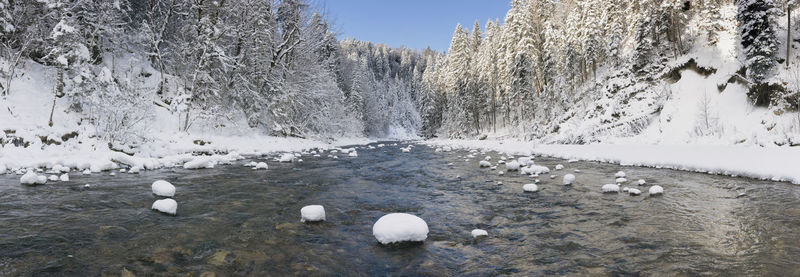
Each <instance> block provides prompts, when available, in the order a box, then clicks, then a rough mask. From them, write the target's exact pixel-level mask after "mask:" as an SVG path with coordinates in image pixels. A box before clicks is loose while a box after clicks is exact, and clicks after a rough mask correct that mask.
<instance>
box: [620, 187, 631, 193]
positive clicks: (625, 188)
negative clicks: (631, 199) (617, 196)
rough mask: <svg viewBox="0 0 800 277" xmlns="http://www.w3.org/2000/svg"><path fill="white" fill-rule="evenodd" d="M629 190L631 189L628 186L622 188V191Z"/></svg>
mask: <svg viewBox="0 0 800 277" xmlns="http://www.w3.org/2000/svg"><path fill="white" fill-rule="evenodd" d="M629 190H631V188H629V187H624V188H622V192H628V191H629Z"/></svg>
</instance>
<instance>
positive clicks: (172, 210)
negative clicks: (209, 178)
mask: <svg viewBox="0 0 800 277" xmlns="http://www.w3.org/2000/svg"><path fill="white" fill-rule="evenodd" d="M86 186H89V185H88V184H87V185H86ZM151 209H152V210H156V211H159V212H162V213H165V214H171V215H175V214H176V213H177V212H178V202H175V200H172V199H171V198H167V199H160V200H156V202H153V207H152V208H151Z"/></svg>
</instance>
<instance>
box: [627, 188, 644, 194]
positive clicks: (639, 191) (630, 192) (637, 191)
mask: <svg viewBox="0 0 800 277" xmlns="http://www.w3.org/2000/svg"><path fill="white" fill-rule="evenodd" d="M628 194H630V195H640V194H642V191H641V190H639V189H635V188H629V189H628Z"/></svg>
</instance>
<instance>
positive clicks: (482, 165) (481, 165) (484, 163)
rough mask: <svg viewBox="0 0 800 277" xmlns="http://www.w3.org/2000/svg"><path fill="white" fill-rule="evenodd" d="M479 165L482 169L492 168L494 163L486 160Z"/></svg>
mask: <svg viewBox="0 0 800 277" xmlns="http://www.w3.org/2000/svg"><path fill="white" fill-rule="evenodd" d="M478 165H479V166H480V167H490V166H492V163H490V162H488V161H485V160H484V161H481V162H479V163H478Z"/></svg>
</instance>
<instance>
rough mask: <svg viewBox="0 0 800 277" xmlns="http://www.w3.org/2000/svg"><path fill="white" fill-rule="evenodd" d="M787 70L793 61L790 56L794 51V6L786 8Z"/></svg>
mask: <svg viewBox="0 0 800 277" xmlns="http://www.w3.org/2000/svg"><path fill="white" fill-rule="evenodd" d="M786 26H787V27H786V68H789V63H791V59H790V58H789V54H791V51H792V5H791V4H789V5H788V6H787V8H786Z"/></svg>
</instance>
